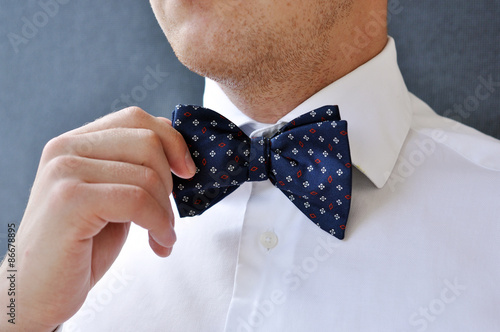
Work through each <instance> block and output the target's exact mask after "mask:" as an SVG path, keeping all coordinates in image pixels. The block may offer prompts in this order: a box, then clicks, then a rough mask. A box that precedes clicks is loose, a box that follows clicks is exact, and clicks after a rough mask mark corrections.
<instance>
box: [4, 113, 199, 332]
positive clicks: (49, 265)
mask: <svg viewBox="0 0 500 332" xmlns="http://www.w3.org/2000/svg"><path fill="white" fill-rule="evenodd" d="M195 170H196V167H195V165H194V163H193V161H192V159H191V156H190V154H189V151H188V149H187V146H186V143H185V142H184V140H183V138H182V136H181V135H180V134H179V133H178V132H177V131H176V130H175V129H173V128H172V126H171V122H170V121H169V120H167V119H165V118H155V117H153V116H151V115H149V114H147V113H146V112H144V111H142V110H140V109H138V108H128V109H125V110H122V111H119V112H116V113H112V114H110V115H108V116H105V117H103V118H101V119H99V120H97V121H95V122H93V123H90V124H88V125H86V126H84V127H81V128H78V129H75V130H73V131H70V132H68V133H65V134H63V135H61V136H59V137H56V138H54V139H53V140H51V141H50V142H49V143H48V144H47V145H46V147H45V148H44V151H43V154H42V157H41V161H40V165H39V168H38V172H37V175H36V179H35V182H34V185H33V188H32V191H31V196H30V199H29V202H28V206H27V208H26V211H25V214H24V217H23V220H22V222H21V226H20V228H19V231H18V233H17V235H16V249H17V270H18V273H17V292H16V303H17V308H19V309H18V312H19V314H20V316H19V317H17V319H16V323H17V327H18V328H19V327H21V330H29V331H52V330H53V329H54V328H55V327H57V326H58V325H59V324H61V323H63V322H64V321H66V320H67V319H69V318H70V317H71V316H73V315H74V314H75V313H76V311H78V309H79V308H80V307H81V305H82V304H83V302H84V300H85V298H86V296H87V293H88V292H89V291H90V289H91V288H92V287H93V286H94V285H95V283H96V282H97V281H98V280H99V279H100V278H101V277H102V276H103V275H104V273H105V272H106V271H107V270H108V269H109V267H110V266H111V264H112V263H113V261H114V260H115V259H116V257H117V256H118V253H119V252H120V250H121V248H122V246H123V244H124V242H125V239H126V237H127V233H128V230H129V226H130V222H131V221H133V222H135V223H136V224H138V225H139V226H141V227H144V228H146V229H148V231H149V244H150V246H151V248H152V249H153V250H154V252H155V253H156V254H157V255H159V256H162V257H166V256H168V255H169V254H170V252H171V250H172V246H173V245H174V242H175V239H176V237H175V233H174V229H173V226H174V215H173V212H172V207H171V205H170V201H169V195H170V193H171V192H172V177H171V171H172V172H174V173H175V174H177V175H178V176H181V177H184V178H189V177H192V176H193V175H194V172H195ZM4 265H6V264H4ZM0 271H1V272H2V276H3V275H4V273H3V272H5V271H6V267H5V266H3V267H2V269H1V270H0ZM3 279H5V278H3V277H2V280H1V281H0V283H1V284H0V285H1V287H0V291H1V292H2V294H1V295H0V297H3V296H6V294H7V292H6V291H5V292H4V289H6V288H5V287H4V285H6V281H5V280H3ZM0 304H2V307H3V308H5V307H4V306H3V303H0ZM5 321H6V319H2V321H1V322H0V330H2V331H3V330H4V329H2V328H3V327H4V325H2V324H4V323H5ZM19 324H21V325H19ZM5 326H6V327H7V326H8V325H5Z"/></svg>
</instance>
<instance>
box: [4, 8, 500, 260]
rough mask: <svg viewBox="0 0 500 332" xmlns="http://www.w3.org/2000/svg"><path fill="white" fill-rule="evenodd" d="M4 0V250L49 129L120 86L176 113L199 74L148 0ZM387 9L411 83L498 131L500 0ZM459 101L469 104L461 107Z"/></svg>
mask: <svg viewBox="0 0 500 332" xmlns="http://www.w3.org/2000/svg"><path fill="white" fill-rule="evenodd" d="M0 1H1V4H0V252H4V251H5V243H6V241H5V240H6V233H7V228H6V224H7V223H11V222H15V223H18V222H19V221H20V220H21V218H22V214H23V210H24V207H25V205H26V202H27V199H28V196H29V189H30V186H31V184H32V182H33V180H34V177H35V173H36V168H37V164H38V160H39V158H40V154H41V151H42V148H43V146H44V145H45V143H46V142H47V141H48V140H49V139H50V138H52V137H54V136H56V135H59V134H61V133H63V132H65V131H68V130H70V129H73V128H75V127H79V126H81V125H82V124H84V123H86V122H90V121H92V120H94V119H95V118H97V117H100V116H102V115H105V114H107V113H109V112H111V111H113V110H115V108H121V107H125V106H126V103H124V102H120V103H119V104H117V103H116V102H115V101H116V100H117V99H118V100H120V98H121V96H122V94H128V95H130V99H131V100H130V101H131V103H132V104H135V105H138V106H140V107H142V108H143V109H145V110H147V111H148V112H150V113H152V114H154V115H163V116H169V114H170V112H171V110H172V108H173V107H174V106H175V105H176V104H178V103H194V104H200V103H201V100H202V99H201V97H202V92H203V79H201V78H200V77H197V76H196V75H194V74H192V73H190V72H189V71H187V70H186V69H185V68H183V67H182V65H180V64H179V63H178V62H177V60H176V59H175V57H174V55H173V54H172V51H171V49H170V47H169V45H168V43H167V42H166V40H165V37H164V36H163V34H162V32H161V30H160V28H159V27H158V25H157V22H156V20H155V18H154V16H153V14H152V11H151V9H150V7H149V2H148V1H145V0H143V1H137V0H106V1H102V0H87V1H77V0H41V1H40V0H36V1H35V0H28V1H21V0H0ZM49 3H51V4H52V6H49V7H47V6H43V4H49ZM54 4H57V7H55V6H54ZM44 7H45V9H44ZM56 8H57V12H56V10H55V9H56ZM391 8H392V9H391V13H392V15H391V18H390V35H392V36H393V37H395V39H396V43H397V46H398V52H399V54H398V56H399V61H400V65H401V69H402V71H403V74H404V76H405V79H406V81H407V84H408V87H409V89H410V91H413V92H414V93H415V94H416V95H417V96H419V97H421V98H422V99H424V100H425V101H427V102H428V103H429V104H430V105H431V106H432V107H433V108H434V109H435V110H436V111H437V112H438V113H440V114H443V113H446V114H447V115H448V116H450V117H453V118H455V119H457V120H459V121H461V122H464V123H466V124H469V125H471V126H473V127H475V128H477V129H478V130H480V131H482V132H485V133H487V134H489V135H492V136H495V137H497V138H500V112H499V107H498V105H499V102H500V88H497V89H496V90H495V91H494V92H493V94H492V95H491V96H490V97H489V98H487V99H486V100H481V101H480V102H479V103H478V104H474V103H473V101H474V94H475V88H476V87H477V86H478V84H480V81H479V79H478V77H479V76H483V77H484V78H488V77H489V76H490V75H491V76H492V78H493V80H494V81H496V82H499V81H500V23H499V22H500V20H499V19H498V18H499V17H500V2H499V1H497V0H493V1H492V0H480V1H470V0H447V1H435V0H420V1H412V0H400V1H391ZM47 12H48V14H47ZM49 14H50V15H49ZM26 22H29V23H26ZM31 24H33V26H31ZM35 24H37V25H38V27H37V26H36V25H35ZM30 27H31V29H30ZM33 27H34V28H35V29H33ZM16 36H17V37H16ZM13 38H17V39H15V40H17V42H18V44H17V45H16V42H12V40H14V39H13ZM20 38H24V39H20ZM20 40H22V42H20ZM157 68H158V69H159V70H160V71H161V72H163V73H168V77H167V78H166V79H160V82H159V84H158V87H156V88H155V89H152V90H151V91H149V90H146V89H144V88H143V79H144V78H145V77H146V75H148V71H149V70H156V69H157ZM165 75H166V74H165ZM144 92H146V93H144ZM454 105H461V106H462V107H463V108H465V107H467V108H468V110H466V112H462V113H459V112H456V111H454V109H455V107H456V106H454ZM115 106H116V107H115Z"/></svg>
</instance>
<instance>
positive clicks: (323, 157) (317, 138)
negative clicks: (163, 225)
mask: <svg viewBox="0 0 500 332" xmlns="http://www.w3.org/2000/svg"><path fill="white" fill-rule="evenodd" d="M172 123H173V126H174V128H175V129H177V130H178V131H179V132H180V133H181V134H182V136H183V137H184V139H185V140H186V143H187V145H188V147H189V150H190V152H191V155H192V156H193V160H194V162H195V164H196V166H197V168H198V169H197V172H196V174H195V175H194V176H193V177H192V178H191V179H188V180H186V179H181V178H179V177H176V176H175V175H174V189H173V196H174V199H175V202H176V204H177V208H178V210H179V214H180V216H181V217H185V216H195V215H200V214H202V213H203V212H204V211H206V210H207V209H209V208H210V207H211V206H213V205H214V204H216V203H217V202H219V201H220V200H222V199H223V198H224V197H226V196H227V195H229V194H230V193H232V192H233V191H234V190H236V189H237V188H238V187H239V186H240V185H241V184H243V183H244V182H245V181H265V180H270V181H271V183H272V184H273V185H274V186H275V187H277V188H278V189H280V190H281V191H282V192H283V194H284V195H286V196H287V197H288V198H289V199H290V201H291V202H292V203H293V204H295V206H297V208H299V210H300V211H302V213H304V214H305V215H306V216H307V217H308V218H309V219H310V220H311V221H313V222H314V223H316V224H317V225H318V226H319V227H321V228H322V229H323V230H325V231H326V232H329V233H330V234H332V235H334V236H335V237H337V238H339V239H343V238H344V232H345V225H346V222H347V217H348V214H349V207H350V199H351V159H350V153H349V141H348V138H347V122H346V121H343V120H340V115H339V110H338V107H337V106H323V107H321V108H318V109H316V110H314V111H312V112H309V113H307V114H304V115H302V116H300V117H298V118H296V119H294V120H293V121H291V122H289V123H288V124H286V125H285V126H284V127H282V128H281V129H280V130H279V131H278V132H277V133H276V134H275V135H273V136H272V137H270V138H267V137H252V138H250V137H248V136H247V135H245V134H244V133H243V132H242V131H241V129H240V128H238V127H237V126H236V125H235V124H234V123H232V122H231V121H229V120H228V119H226V118H225V117H223V116H221V115H220V114H218V113H216V112H214V111H212V110H209V109H206V108H201V107H196V106H184V105H179V106H177V108H176V109H175V111H174V113H173V117H172Z"/></svg>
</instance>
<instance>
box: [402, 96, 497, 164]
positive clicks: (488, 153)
mask: <svg viewBox="0 0 500 332" xmlns="http://www.w3.org/2000/svg"><path fill="white" fill-rule="evenodd" d="M410 100H411V103H412V109H413V119H412V126H411V129H412V130H413V131H415V132H416V133H418V134H421V135H425V136H428V137H429V138H431V139H432V140H434V141H435V142H436V143H438V144H439V145H440V146H442V147H443V148H448V149H450V150H452V151H453V152H454V153H457V154H459V155H460V156H461V157H463V158H465V159H467V160H468V161H469V162H472V163H474V164H476V165H477V166H480V167H482V168H486V169H489V170H493V171H500V140H498V139H496V138H494V137H491V136H488V135H486V134H484V133H482V132H480V131H478V130H476V129H474V128H471V127H469V126H466V125H464V124H462V123H460V122H458V121H456V120H453V119H449V118H446V117H443V116H440V115H438V114H437V113H436V112H434V110H432V108H431V107H430V106H429V105H427V104H426V103H425V102H423V101H422V100H420V99H419V98H418V97H416V96H414V95H412V94H411V98H410Z"/></svg>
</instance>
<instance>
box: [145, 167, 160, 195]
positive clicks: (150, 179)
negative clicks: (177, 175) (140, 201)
mask: <svg viewBox="0 0 500 332" xmlns="http://www.w3.org/2000/svg"><path fill="white" fill-rule="evenodd" d="M143 181H144V186H145V187H146V188H151V189H153V190H158V189H159V186H160V185H161V179H160V176H159V175H158V173H156V172H155V171H154V170H152V169H151V168H148V167H145V168H144V172H143Z"/></svg>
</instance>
